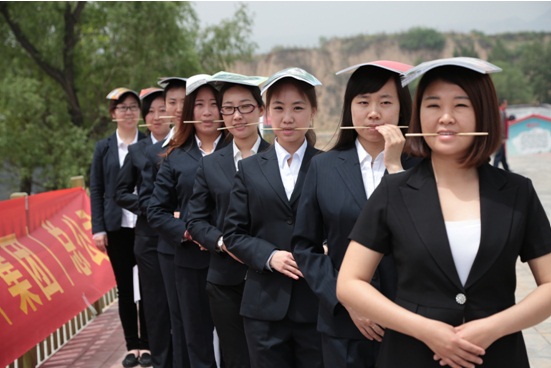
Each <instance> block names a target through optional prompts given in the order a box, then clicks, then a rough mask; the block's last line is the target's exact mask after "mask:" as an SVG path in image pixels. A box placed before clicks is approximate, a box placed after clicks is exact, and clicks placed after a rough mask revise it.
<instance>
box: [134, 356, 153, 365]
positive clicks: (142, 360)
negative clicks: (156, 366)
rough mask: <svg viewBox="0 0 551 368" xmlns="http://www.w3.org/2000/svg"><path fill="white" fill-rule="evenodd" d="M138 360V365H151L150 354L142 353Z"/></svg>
mask: <svg viewBox="0 0 551 368" xmlns="http://www.w3.org/2000/svg"><path fill="white" fill-rule="evenodd" d="M138 360H139V362H140V367H151V366H152V365H153V361H152V360H151V354H149V353H142V354H141V355H140V358H139V359H138Z"/></svg>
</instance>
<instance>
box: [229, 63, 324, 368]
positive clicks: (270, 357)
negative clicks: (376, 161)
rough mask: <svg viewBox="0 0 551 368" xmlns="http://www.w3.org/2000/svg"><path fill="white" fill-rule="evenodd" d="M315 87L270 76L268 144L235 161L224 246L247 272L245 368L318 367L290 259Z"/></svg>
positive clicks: (309, 308) (309, 302)
mask: <svg viewBox="0 0 551 368" xmlns="http://www.w3.org/2000/svg"><path fill="white" fill-rule="evenodd" d="M320 84H321V83H320V82H319V81H318V80H317V79H315V78H314V77H313V76H312V75H310V74H308V73H306V72H305V71H304V70H302V69H298V68H290V69H286V70H283V71H281V72H279V73H276V74H275V75H274V76H272V77H270V79H269V80H268V81H267V82H266V86H265V87H264V91H266V90H267V95H266V106H267V111H268V112H267V117H268V119H270V122H271V124H272V126H273V129H274V130H275V135H276V140H275V142H274V146H273V147H272V148H270V149H269V150H267V151H265V152H262V153H258V154H256V155H254V156H253V157H249V158H247V159H245V160H242V161H240V162H239V169H238V172H237V174H236V177H235V183H234V187H233V189H232V192H231V195H230V205H229V208H228V212H227V215H226V222H225V224H224V243H225V244H226V246H227V248H228V250H229V251H230V252H232V253H233V254H234V255H236V256H237V257H238V258H239V259H241V260H242V261H243V262H244V263H245V264H246V265H247V266H248V267H249V270H248V272H247V276H246V278H247V279H246V281H245V290H244V293H243V301H242V303H241V315H242V316H243V317H244V326H245V334H246V336H247V344H248V346H249V356H250V359H251V366H252V367H257V368H270V367H277V368H281V367H297V368H299V367H309V368H311V367H321V366H322V362H321V360H322V359H321V340H320V336H319V333H318V332H317V331H316V325H315V321H316V311H317V308H318V305H317V298H316V296H315V295H314V294H313V293H312V290H310V288H309V287H308V284H307V283H306V281H305V280H304V278H303V277H302V273H301V272H300V270H299V268H298V266H297V264H296V262H295V260H294V258H293V255H292V253H291V235H292V231H293V227H294V224H295V219H296V210H297V205H298V199H299V197H300V193H301V189H302V183H303V182H304V177H305V174H306V171H307V170H308V166H309V163H310V160H311V158H312V157H313V156H314V155H315V154H316V153H318V152H319V151H318V150H317V149H315V148H314V147H313V143H312V141H310V140H309V139H308V137H309V136H310V134H311V132H312V131H309V130H308V128H309V124H311V122H312V119H313V118H314V116H315V114H316V109H317V102H316V93H315V89H314V86H316V85H320ZM307 131H308V133H306V132H307ZM305 134H306V137H305Z"/></svg>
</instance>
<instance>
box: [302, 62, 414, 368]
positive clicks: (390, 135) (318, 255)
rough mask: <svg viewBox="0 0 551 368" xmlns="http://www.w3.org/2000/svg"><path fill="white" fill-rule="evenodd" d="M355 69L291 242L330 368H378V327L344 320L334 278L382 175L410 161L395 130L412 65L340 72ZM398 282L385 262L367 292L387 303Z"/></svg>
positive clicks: (402, 121)
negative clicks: (403, 80)
mask: <svg viewBox="0 0 551 368" xmlns="http://www.w3.org/2000/svg"><path fill="white" fill-rule="evenodd" d="M356 68H357V70H356V71H355V72H354V73H353V74H352V76H351V77H350V79H349V80H348V84H347V86H346V91H345V95H344V103H343V114H342V122H341V128H343V129H341V130H340V132H339V136H338V139H337V142H336V144H335V146H334V147H333V148H332V149H331V150H330V151H329V152H327V153H324V154H321V155H318V156H316V157H314V158H313V159H312V162H311V164H310V169H309V170H308V174H307V175H306V179H305V182H304V189H303V190H302V195H301V197H300V203H299V207H298V213H297V224H296V226H295V231H294V237H293V254H294V256H295V259H296V260H297V263H298V265H299V268H300V269H301V271H302V273H303V274H304V278H305V279H306V281H308V284H309V285H310V287H312V289H313V290H314V292H315V293H316V295H317V296H318V298H319V300H320V301H321V302H320V308H319V312H318V330H319V331H320V332H321V334H322V346H323V363H324V365H325V367H327V368H329V367H343V368H344V367H374V366H375V360H376V357H377V353H378V348H379V343H378V341H380V340H381V337H382V335H383V328H382V327H380V326H378V325H376V324H373V323H370V322H369V321H362V320H360V319H357V318H355V317H356V316H354V315H353V316H350V315H349V314H348V312H347V311H346V309H345V308H343V306H342V305H341V304H340V303H339V302H338V300H337V295H336V291H335V290H336V287H337V275H338V270H339V268H340V266H341V263H342V259H343V257H344V253H345V252H346V248H347V246H348V243H349V239H348V235H349V234H350V230H352V227H353V225H354V223H355V222H356V219H357V218H358V216H359V214H360V212H361V210H362V208H363V207H364V205H365V202H366V201H367V198H369V196H371V194H372V193H373V190H375V187H376V186H377V185H378V184H379V181H380V180H381V178H382V177H383V175H385V174H386V173H390V174H393V173H396V172H399V171H403V168H408V167H410V166H411V165H412V163H413V161H414V160H413V159H409V158H408V157H406V156H404V155H402V149H403V147H404V144H405V142H406V139H405V137H404V135H403V134H402V132H401V131H400V128H399V127H398V126H400V125H401V126H403V125H407V124H408V122H409V118H410V116H411V97H410V94H409V91H408V89H407V88H402V86H401V84H400V73H401V72H405V71H406V70H408V69H409V68H411V66H410V65H406V64H402V63H398V62H394V61H386V60H383V61H376V62H371V63H364V64H360V65H355V66H353V67H351V68H348V69H345V71H348V70H351V69H356ZM339 73H340V72H339ZM339 73H337V74H339ZM324 241H326V243H327V245H326V246H327V251H328V252H327V255H325V254H324V253H325V252H324ZM395 280H396V275H395V269H394V264H393V262H392V260H391V259H385V261H384V262H383V263H382V264H381V266H380V267H379V268H378V270H377V272H376V276H375V277H374V278H373V280H372V285H375V287H376V288H377V289H379V290H381V291H382V292H383V294H384V295H386V296H388V297H389V298H392V297H393V296H394V293H395V289H396V282H395ZM351 317H352V318H351ZM362 334H363V335H364V336H362Z"/></svg>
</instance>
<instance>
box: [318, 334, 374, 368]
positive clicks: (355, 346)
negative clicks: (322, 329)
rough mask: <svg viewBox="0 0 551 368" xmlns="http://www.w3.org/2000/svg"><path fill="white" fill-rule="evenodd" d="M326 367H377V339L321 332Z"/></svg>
mask: <svg viewBox="0 0 551 368" xmlns="http://www.w3.org/2000/svg"><path fill="white" fill-rule="evenodd" d="M321 345H322V347H323V365H324V367H325V368H333V367H341V368H375V363H376V361H377V355H378V354H379V345H380V343H378V342H377V341H369V340H367V339H362V340H356V339H346V338H338V337H334V336H329V335H326V334H324V333H322V334H321Z"/></svg>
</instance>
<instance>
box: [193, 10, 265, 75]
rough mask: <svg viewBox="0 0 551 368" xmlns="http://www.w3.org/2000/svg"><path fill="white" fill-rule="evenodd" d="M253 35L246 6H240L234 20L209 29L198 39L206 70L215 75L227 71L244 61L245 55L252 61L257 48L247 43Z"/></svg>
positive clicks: (224, 21)
mask: <svg viewBox="0 0 551 368" xmlns="http://www.w3.org/2000/svg"><path fill="white" fill-rule="evenodd" d="M251 34H252V23H250V21H249V15H248V12H247V6H246V5H244V4H240V5H239V8H238V9H237V10H236V12H235V15H234V18H233V19H228V20H223V21H221V22H220V24H219V25H217V26H210V27H207V28H206V29H205V30H204V31H203V32H201V34H200V36H199V37H198V40H201V42H200V43H198V45H197V46H198V50H199V55H200V58H201V60H202V62H203V64H202V65H203V68H204V70H205V71H206V72H210V73H215V72H217V71H220V70H227V69H228V68H229V67H230V66H231V65H232V64H233V63H235V62H236V61H237V60H244V59H245V58H244V57H243V56H245V55H248V58H247V60H248V59H250V58H251V57H252V54H253V52H254V50H255V49H256V47H257V45H256V44H254V43H250V42H247V40H248V38H249V37H250V36H251Z"/></svg>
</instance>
